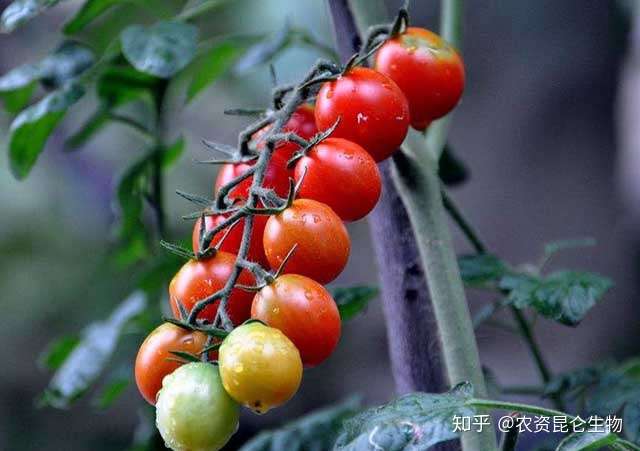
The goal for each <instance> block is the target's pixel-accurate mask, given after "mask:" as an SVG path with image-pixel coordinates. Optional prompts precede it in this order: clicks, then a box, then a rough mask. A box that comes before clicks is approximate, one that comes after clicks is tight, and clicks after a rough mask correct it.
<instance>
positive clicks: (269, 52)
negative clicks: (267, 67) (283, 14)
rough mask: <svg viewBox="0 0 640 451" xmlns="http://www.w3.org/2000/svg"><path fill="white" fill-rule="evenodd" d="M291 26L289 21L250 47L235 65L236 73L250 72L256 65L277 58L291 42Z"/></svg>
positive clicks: (234, 70)
mask: <svg viewBox="0 0 640 451" xmlns="http://www.w3.org/2000/svg"><path fill="white" fill-rule="evenodd" d="M290 32H291V27H290V25H289V23H288V22H286V23H285V26H284V27H282V29H280V30H279V31H278V32H277V33H275V34H274V35H272V36H269V37H267V38H265V39H263V40H262V41H260V42H258V43H257V44H255V45H253V46H251V47H249V49H247V51H246V52H245V54H244V55H242V57H240V59H239V60H238V61H237V62H236V64H235V65H234V67H233V72H234V73H235V74H236V75H242V74H245V73H247V72H249V71H250V70H251V69H253V68H254V67H256V66H259V65H261V64H265V63H267V62H268V61H270V60H272V59H273V58H275V56H276V55H277V54H278V53H280V52H281V51H282V50H284V49H285V48H287V45H288V44H289V41H290V39H289V37H290Z"/></svg>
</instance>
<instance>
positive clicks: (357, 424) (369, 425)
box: [334, 383, 475, 451]
mask: <svg viewBox="0 0 640 451" xmlns="http://www.w3.org/2000/svg"><path fill="white" fill-rule="evenodd" d="M472 396H473V390H472V388H471V385H470V384H467V383H464V384H460V385H458V386H456V387H454V388H453V389H452V390H451V391H450V392H448V393H444V394H427V393H413V394H409V395H405V396H403V397H401V398H398V399H397V400H395V401H392V402H391V403H389V404H386V405H383V406H381V407H376V408H373V409H368V410H366V411H364V412H362V413H360V414H358V415H356V416H354V417H353V418H350V419H348V420H346V421H345V422H344V426H343V431H342V433H341V434H340V436H339V437H338V439H337V441H336V445H335V448H334V449H335V450H344V451H365V450H366V451H374V450H391V449H393V450H406V451H409V450H412V451H413V450H415V451H417V450H426V449H428V448H429V447H430V446H433V445H435V444H436V443H440V442H444V441H448V440H452V439H455V438H457V437H458V435H459V434H458V433H457V432H454V431H453V424H454V422H453V417H454V416H473V415H474V414H475V409H474V408H473V407H471V406H468V405H466V402H467V401H468V400H470V399H471V397H472Z"/></svg>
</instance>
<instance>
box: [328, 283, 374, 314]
mask: <svg viewBox="0 0 640 451" xmlns="http://www.w3.org/2000/svg"><path fill="white" fill-rule="evenodd" d="M331 295H332V296H333V299H334V300H335V301H336V304H338V310H339V311H340V318H341V319H342V321H346V320H349V319H351V318H353V317H354V316H356V315H357V314H358V313H360V312H361V311H363V310H364V309H365V307H366V306H367V304H368V303H369V301H371V300H372V299H374V298H375V297H376V296H378V288H376V287H370V286H354V287H336V288H333V289H332V290H331Z"/></svg>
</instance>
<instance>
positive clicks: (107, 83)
mask: <svg viewBox="0 0 640 451" xmlns="http://www.w3.org/2000/svg"><path fill="white" fill-rule="evenodd" d="M160 83H161V81H160V80H158V79H157V78H156V77H153V76H151V75H149V74H145V73H143V72H140V71H138V70H136V69H134V68H132V67H129V66H120V65H113V66H109V67H108V68H107V69H106V70H105V71H104V72H103V73H102V75H101V76H100V78H99V79H98V83H97V86H96V90H97V92H98V96H99V97H100V98H101V99H102V100H103V101H104V102H105V103H106V104H107V105H108V106H111V107H115V106H120V105H124V104H125V103H127V102H131V101H133V100H136V99H139V98H140V97H141V96H143V95H145V94H149V93H152V92H153V91H154V90H156V89H157V88H158V86H159V85H160Z"/></svg>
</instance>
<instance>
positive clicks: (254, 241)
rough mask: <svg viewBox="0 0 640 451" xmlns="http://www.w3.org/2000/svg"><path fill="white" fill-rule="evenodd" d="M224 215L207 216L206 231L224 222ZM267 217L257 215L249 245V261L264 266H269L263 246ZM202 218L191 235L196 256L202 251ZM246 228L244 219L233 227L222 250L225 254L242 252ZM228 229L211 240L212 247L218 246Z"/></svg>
mask: <svg viewBox="0 0 640 451" xmlns="http://www.w3.org/2000/svg"><path fill="white" fill-rule="evenodd" d="M224 219H225V217H224V216H223V215H216V216H205V217H204V223H205V227H206V230H210V229H213V228H214V227H215V226H217V225H218V224H220V223H221V222H222V221H224ZM267 219H269V218H268V217H267V216H261V215H255V216H254V217H253V229H251V244H250V245H249V253H248V255H247V259H248V260H250V261H253V262H257V263H260V264H261V265H263V266H267V265H268V262H267V257H266V255H264V247H263V246H262V235H264V227H265V226H266V225H267ZM201 222H202V221H201V218H198V219H197V220H196V222H195V224H194V225H193V233H192V234H191V242H192V245H193V252H195V253H196V254H197V253H198V251H199V250H200V223H201ZM243 228H244V219H241V220H240V221H238V223H237V224H235V225H234V226H233V228H232V229H231V231H230V232H229V234H228V235H227V237H226V238H225V239H224V242H223V243H222V246H220V250H221V251H224V252H230V253H232V254H237V253H238V251H239V250H240V244H241V243H242V231H243ZM226 231H227V229H223V230H222V231H220V232H218V233H217V234H216V235H215V236H214V237H213V240H211V244H212V245H216V244H217V243H218V242H219V241H220V239H222V237H223V236H224V234H225V233H226Z"/></svg>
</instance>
